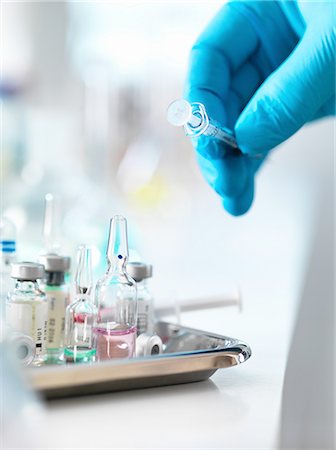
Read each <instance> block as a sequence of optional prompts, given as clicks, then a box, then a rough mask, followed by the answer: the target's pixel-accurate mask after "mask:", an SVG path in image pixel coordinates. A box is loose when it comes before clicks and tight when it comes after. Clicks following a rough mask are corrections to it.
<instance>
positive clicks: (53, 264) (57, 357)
mask: <svg viewBox="0 0 336 450" xmlns="http://www.w3.org/2000/svg"><path fill="white" fill-rule="evenodd" d="M38 260H39V263H41V264H43V265H44V268H45V278H44V283H43V285H42V289H43V290H44V292H45V293H46V296H47V300H48V328H47V361H46V362H47V363H50V364H57V363H61V362H62V358H63V351H64V336H65V310H66V308H67V306H68V304H69V286H68V284H67V283H66V282H65V274H66V272H68V271H69V269H70V258H69V257H68V256H59V255H52V254H50V255H42V256H40V257H39V259H38Z"/></svg>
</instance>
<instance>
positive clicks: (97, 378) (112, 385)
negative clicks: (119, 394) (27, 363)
mask: <svg viewBox="0 0 336 450" xmlns="http://www.w3.org/2000/svg"><path fill="white" fill-rule="evenodd" d="M156 332H157V334H158V335H159V336H160V337H161V339H162V341H163V343H164V353H163V354H161V355H155V356H150V357H141V358H134V359H129V360H123V359H119V360H114V361H104V362H99V363H94V364H92V365H84V364H74V365H63V366H53V367H52V366H49V367H48V366H46V367H41V368H32V369H28V370H27V373H28V377H29V380H30V382H31V384H32V385H33V387H34V388H35V389H36V390H37V391H39V392H40V393H41V394H42V395H43V396H44V397H45V398H47V399H51V398H59V397H71V396H77V395H84V394H97V393H103V392H113V391H122V390H128V389H139V388H148V387H156V386H167V385H172V384H180V383H190V382H194V381H202V380H206V379H208V378H210V377H211V376H212V375H213V374H214V373H215V372H216V370H217V369H223V368H227V367H232V366H235V365H238V364H241V363H243V362H245V361H246V360H247V359H248V358H249V357H250V356H251V349H250V347H249V346H248V345H247V344H245V343H244V342H241V341H239V340H237V339H233V338H230V337H226V336H220V335H218V334H213V333H208V332H205V331H200V330H194V329H192V328H186V327H183V326H181V325H175V324H171V323H167V322H159V323H158V324H157V326H156Z"/></svg>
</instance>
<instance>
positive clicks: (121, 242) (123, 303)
mask: <svg viewBox="0 0 336 450" xmlns="http://www.w3.org/2000/svg"><path fill="white" fill-rule="evenodd" d="M127 260H128V242H127V222H126V219H125V218H124V217H123V216H114V217H113V218H112V219H111V222H110V233H109V241H108V247H107V262H108V269H107V272H106V274H105V276H104V277H103V278H101V279H100V280H99V281H98V283H97V285H96V292H95V304H96V307H97V311H98V314H97V317H96V325H95V334H96V346H97V359H98V360H99V361H102V360H106V359H112V358H131V357H133V356H134V355H135V340H136V320H137V288H136V283H135V281H134V280H133V279H132V278H131V277H130V276H129V275H128V274H127V273H126V264H127Z"/></svg>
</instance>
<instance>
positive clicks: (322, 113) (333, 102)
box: [312, 94, 336, 120]
mask: <svg viewBox="0 0 336 450" xmlns="http://www.w3.org/2000/svg"><path fill="white" fill-rule="evenodd" d="M335 115H336V96H335V94H334V95H333V96H331V98H329V100H327V101H326V102H325V103H324V104H323V105H322V106H321V108H320V109H319V110H318V111H316V113H315V115H314V117H313V119H312V120H317V119H321V118H322V117H327V116H335Z"/></svg>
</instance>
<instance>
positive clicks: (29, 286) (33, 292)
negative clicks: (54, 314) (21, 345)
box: [6, 262, 48, 365]
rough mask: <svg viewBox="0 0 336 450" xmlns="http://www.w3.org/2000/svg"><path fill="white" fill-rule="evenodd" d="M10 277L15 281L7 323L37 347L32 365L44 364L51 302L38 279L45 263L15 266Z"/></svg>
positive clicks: (26, 263) (7, 307)
mask: <svg viewBox="0 0 336 450" xmlns="http://www.w3.org/2000/svg"><path fill="white" fill-rule="evenodd" d="M11 277H12V278H14V279H15V280H16V283H15V288H14V290H13V291H12V292H11V293H10V294H9V296H8V299H7V303H6V324H7V325H8V327H9V328H10V329H11V330H12V331H17V332H21V333H24V334H26V335H27V336H30V337H31V338H32V339H33V341H34V344H35V358H34V360H33V362H32V365H41V364H42V363H43V362H44V360H45V355H46V340H47V324H48V302H47V297H46V295H45V294H44V292H42V291H41V290H40V288H39V286H38V283H37V280H39V279H42V278H43V277H44V267H43V265H42V264H36V263H31V262H22V263H15V264H12V270H11Z"/></svg>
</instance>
